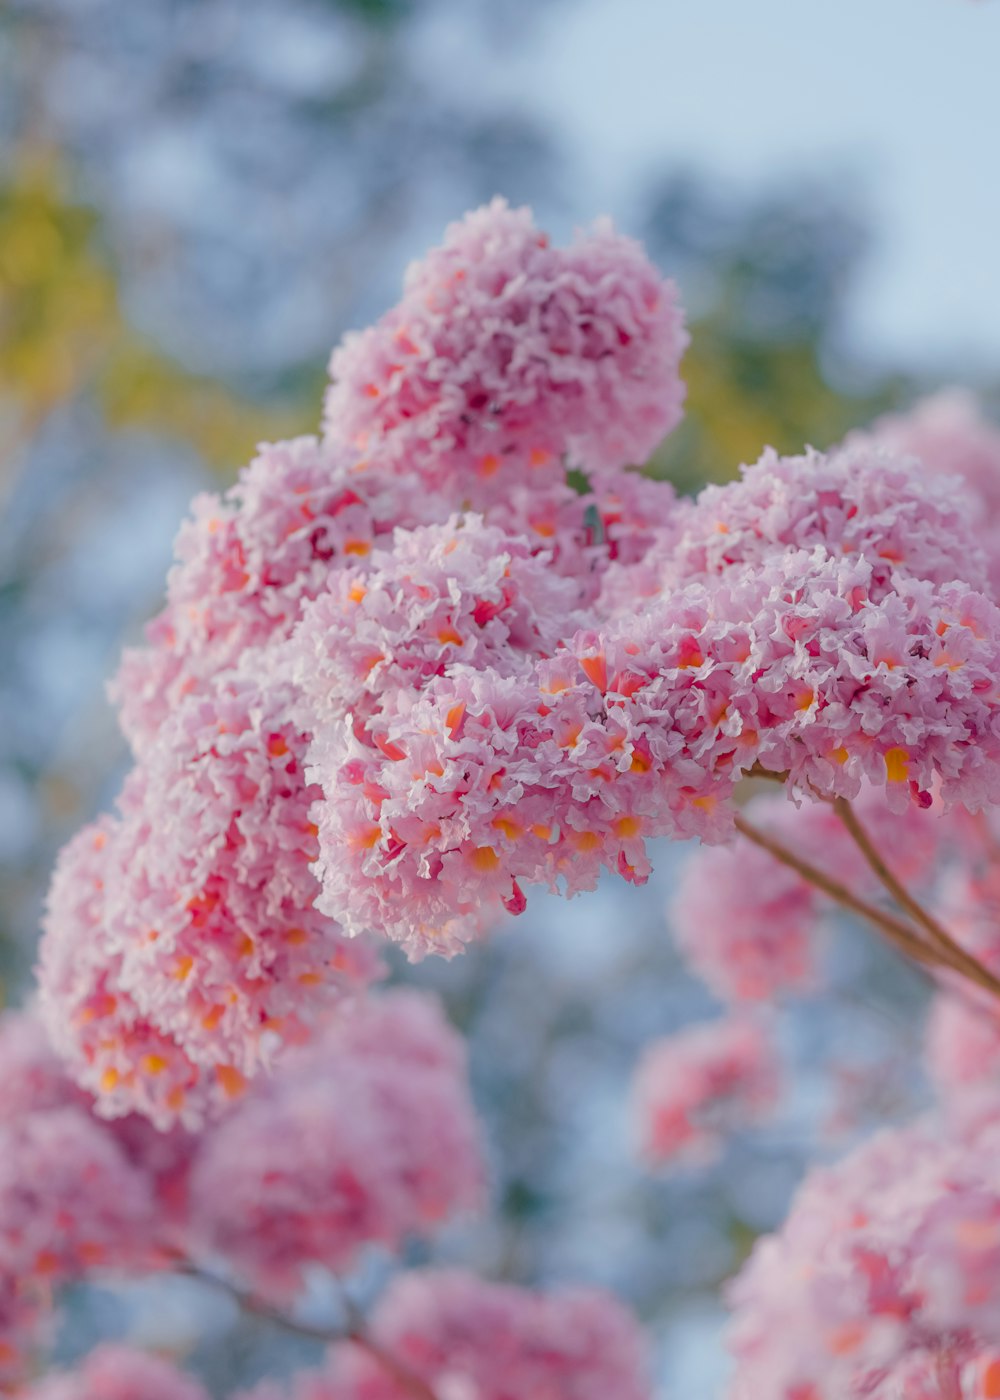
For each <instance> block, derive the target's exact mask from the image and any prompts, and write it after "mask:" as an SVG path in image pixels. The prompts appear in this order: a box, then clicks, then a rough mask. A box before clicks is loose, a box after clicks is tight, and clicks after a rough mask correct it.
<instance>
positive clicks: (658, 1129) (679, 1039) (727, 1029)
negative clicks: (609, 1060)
mask: <svg viewBox="0 0 1000 1400" xmlns="http://www.w3.org/2000/svg"><path fill="white" fill-rule="evenodd" d="M780 1081H781V1075H780V1070H779V1067H778V1056H777V1052H776V1049H775V1047H774V1045H773V1043H772V1041H771V1038H770V1036H769V1035H768V1033H767V1031H766V1029H765V1028H764V1027H763V1026H762V1025H761V1024H760V1023H759V1022H757V1021H753V1020H750V1019H749V1018H748V1017H747V1016H745V1015H731V1016H728V1017H724V1018H722V1019H717V1020H714V1021H706V1022H701V1023H699V1024H698V1025H695V1026H690V1027H688V1028H686V1029H685V1030H681V1031H675V1032H674V1033H673V1034H672V1035H668V1036H664V1037H662V1038H661V1039H659V1040H655V1041H653V1042H652V1043H651V1044H650V1045H648V1046H647V1047H646V1049H645V1051H644V1052H643V1055H642V1058H641V1060H640V1062H639V1065H638V1067H637V1069H636V1072H635V1077H634V1081H633V1086H632V1094H633V1100H634V1113H635V1118H636V1123H637V1128H638V1133H639V1147H640V1152H641V1154H642V1157H643V1158H644V1160H645V1161H646V1162H647V1163H648V1164H649V1165H650V1166H652V1167H657V1168H663V1167H674V1166H675V1165H684V1166H704V1165H706V1164H707V1163H709V1162H711V1161H713V1160H714V1159H715V1158H716V1157H718V1156H719V1154H720V1153H721V1150H722V1148H723V1146H724V1143H725V1140H726V1137H727V1135H729V1134H731V1133H733V1132H735V1131H737V1130H738V1129H740V1128H745V1127H749V1126H752V1125H753V1124H755V1123H758V1122H760V1121H761V1120H762V1119H765V1118H767V1116H768V1115H769V1114H770V1113H771V1112H772V1110H773V1109H774V1108H775V1107H776V1105H777V1103H778V1098H779V1092H780Z"/></svg>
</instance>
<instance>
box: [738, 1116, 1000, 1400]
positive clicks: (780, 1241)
mask: <svg viewBox="0 0 1000 1400" xmlns="http://www.w3.org/2000/svg"><path fill="white" fill-rule="evenodd" d="M998 1148H1000V1127H998V1124H997V1120H996V1115H995V1113H992V1114H986V1115H982V1114H980V1115H979V1116H978V1117H977V1116H973V1117H971V1118H969V1119H968V1120H967V1121H966V1122H965V1124H964V1125H961V1124H957V1123H955V1124H951V1125H949V1126H948V1128H947V1130H945V1127H944V1125H942V1124H941V1123H940V1122H938V1121H936V1120H934V1119H925V1120H921V1121H918V1122H917V1123H915V1124H912V1125H910V1126H908V1127H907V1128H904V1129H896V1130H890V1131H887V1132H884V1133H881V1134H880V1135H879V1136H878V1137H876V1138H874V1139H872V1140H871V1141H870V1142H868V1143H866V1144H864V1145H863V1146H862V1147H861V1148H859V1149H857V1150H856V1151H854V1152H852V1153H851V1154H850V1155H849V1156H848V1157H846V1158H845V1159H844V1160H843V1161H842V1162H840V1163H838V1164H837V1165H836V1166H834V1167H830V1168H825V1169H814V1170H813V1171H812V1172H811V1173H810V1175H809V1177H808V1178H807V1180H806V1182H805V1184H804V1185H803V1187H802V1188H801V1189H800V1191H799V1193H798V1195H797V1197H796V1199H795V1201H794V1203H793V1205H792V1209H791V1212H790V1214H789V1217H788V1219H787V1221H786V1222H785V1224H784V1226H783V1227H782V1229H781V1231H780V1232H779V1233H778V1234H777V1235H776V1236H773V1237H769V1238H767V1239H764V1240H762V1241H759V1242H758V1244H757V1245H756V1247H755V1249H754V1252H753V1255H752V1256H751V1259H750V1262H749V1264H748V1265H747V1266H746V1267H745V1268H744V1270H743V1272H742V1273H741V1275H740V1276H739V1277H738V1278H737V1280H736V1282H735V1284H734V1285H733V1287H732V1290H731V1303H732V1304H733V1306H734V1308H735V1315H734V1320H733V1324H732V1329H731V1337H730V1345H731V1348H732V1350H733V1352H734V1353H735V1355H736V1358H737V1362H738V1367H739V1369H738V1378H737V1383H736V1387H735V1390H734V1392H733V1393H734V1396H738V1397H740V1400H743V1398H744V1397H751V1396H752V1397H753V1398H754V1400H798V1397H800V1396H802V1395H808V1396H810V1397H815V1400H848V1398H849V1397H851V1398H853V1397H857V1400H862V1397H868V1396H870V1395H875V1396H878V1397H879V1398H880V1400H892V1397H899V1400H903V1398H904V1397H905V1400H911V1391H910V1390H901V1389H900V1388H899V1387H900V1386H901V1384H902V1380H903V1378H904V1377H906V1378H908V1380H909V1381H911V1382H912V1384H913V1386H914V1389H913V1391H912V1394H913V1395H914V1396H917V1397H919V1396H921V1395H922V1394H924V1393H928V1394H929V1396H930V1397H933V1400H938V1396H939V1395H942V1394H945V1395H948V1394H955V1395H958V1396H966V1395H968V1396H970V1397H971V1396H976V1395H980V1396H982V1395H988V1394H989V1391H988V1390H983V1389H981V1388H980V1389H977V1388H976V1387H977V1386H980V1385H981V1383H982V1382H983V1381H984V1378H985V1377H987V1376H990V1375H991V1374H992V1376H993V1377H995V1376H996V1374H997V1372H996V1370H995V1369H991V1368H993V1365H994V1358H995V1356H996V1349H997V1346H998V1344H1000V1326H998V1322H997V1318H998V1316H1000V1314H998V1303H1000V1191H998V1186H997V1180H996V1154H997V1150H998ZM935 1373H936V1374H937V1376H938V1377H939V1378H942V1377H943V1378H950V1379H951V1381H952V1383H954V1382H955V1381H956V1380H957V1379H958V1376H959V1374H960V1376H961V1385H962V1388H961V1389H953V1390H951V1391H948V1390H945V1391H937V1390H934V1389H931V1390H930V1391H929V1392H924V1391H922V1390H920V1389H919V1388H917V1387H918V1382H919V1384H920V1385H927V1384H928V1383H929V1379H930V1378H931V1377H933V1376H935ZM991 1383H992V1382H991ZM880 1387H881V1388H880Z"/></svg>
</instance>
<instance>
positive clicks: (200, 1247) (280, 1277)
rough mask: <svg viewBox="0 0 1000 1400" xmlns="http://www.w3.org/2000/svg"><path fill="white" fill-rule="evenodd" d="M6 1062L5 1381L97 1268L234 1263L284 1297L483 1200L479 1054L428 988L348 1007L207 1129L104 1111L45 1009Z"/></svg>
mask: <svg viewBox="0 0 1000 1400" xmlns="http://www.w3.org/2000/svg"><path fill="white" fill-rule="evenodd" d="M0 1060H2V1062H3V1064H4V1068H5V1070H6V1071H7V1073H8V1075H9V1076H10V1077H9V1078H5V1081H4V1085H3V1088H2V1091H0V1388H2V1386H3V1384H4V1382H5V1381H6V1380H8V1379H13V1378H15V1377H17V1376H18V1375H19V1373H20V1372H22V1371H23V1369H24V1366H25V1363H26V1360H27V1353H28V1352H29V1351H30V1350H31V1348H32V1347H33V1346H34V1345H35V1344H36V1343H37V1341H38V1339H39V1337H40V1335H41V1334H42V1332H43V1331H44V1326H45V1322H46V1318H47V1317H48V1315H49V1314H50V1311H51V1305H52V1303H53V1302H54V1301H55V1299H56V1296H57V1294H58V1291H59V1290H60V1289H61V1288H62V1287H64V1286H65V1285H66V1284H68V1283H71V1282H73V1281H75V1280H78V1279H81V1278H85V1277H88V1276H90V1275H92V1274H94V1273H95V1272H97V1273H102V1272H111V1273H115V1274H121V1273H127V1274H133V1273H135V1272H144V1271H150V1270H156V1269H163V1268H170V1267H172V1266H174V1265H175V1264H176V1263H178V1262H184V1261H189V1262H194V1263H195V1264H201V1265H204V1264H206V1263H207V1264H208V1265H209V1267H212V1268H214V1267H218V1265H219V1264H220V1263H222V1264H224V1265H225V1266H226V1267H227V1268H228V1270H229V1271H230V1273H231V1275H232V1276H233V1277H235V1278H237V1279H241V1280H242V1281H243V1282H244V1284H245V1285H246V1286H248V1287H252V1288H253V1290H254V1291H255V1292H256V1293H257V1294H258V1295H259V1296H266V1297H270V1298H275V1299H278V1300H280V1301H281V1302H285V1301H287V1300H289V1299H290V1298H292V1297H294V1295H295V1294H296V1293H297V1292H298V1291H299V1289H300V1288H301V1286H302V1283H303V1274H304V1271H305V1270H306V1269H307V1268H309V1267H310V1266H319V1267H322V1268H326V1269H328V1270H337V1271H347V1270H350V1269H351V1268H353V1266H354V1265H355V1263H356V1262H357V1259H358V1256H359V1254H360V1252H361V1250H362V1249H363V1248H364V1247H366V1246H369V1245H382V1246H386V1247H389V1248H390V1249H394V1250H395V1249H398V1248H400V1247H401V1246H402V1245H403V1244H404V1243H405V1242H406V1241H407V1240H408V1239H409V1238H410V1237H411V1236H417V1235H421V1236H425V1237H426V1236H429V1235H431V1234H433V1233H434V1232H435V1231H436V1230H437V1229H438V1228H440V1227H441V1225H442V1224H443V1223H445V1222H446V1221H447V1220H448V1219H450V1218H452V1217H453V1216H454V1215H455V1214H457V1213H459V1212H463V1211H468V1210H471V1209H475V1208H478V1207H479V1206H480V1205H481V1203H482V1198H483V1194H484V1189H483V1188H484V1167H483V1160H482V1152H481V1147H480V1142H479V1133H478V1129H477V1126H476V1120H475V1113H474V1109H473V1106H472V1103H471V1100H470V1096H469V1091H468V1088H467V1084H466V1074H465V1054H464V1046H463V1044H462V1042H461V1039H460V1037H459V1036H458V1035H457V1034H456V1032H454V1031H453V1030H451V1028H450V1027H449V1026H448V1024H447V1022H446V1021H445V1019H444V1017H443V1015H442V1013H441V1010H440V1009H439V1007H438V1006H437V1004H436V1003H435V1001H434V1000H433V999H432V998H431V997H429V996H428V995H426V994H421V993H417V992H413V991H406V992H404V991H398V992H386V993H383V994H381V995H373V996H371V997H369V998H366V999H365V1000H363V1001H360V1002H358V1003H357V1004H353V1005H345V1006H342V1007H340V1008H338V1009H337V1013H336V1014H335V1015H334V1016H332V1017H331V1018H330V1019H329V1020H328V1021H327V1022H326V1023H325V1024H324V1026H323V1028H322V1030H321V1031H320V1032H319V1033H318V1034H317V1036H316V1037H315V1039H314V1040H313V1041H312V1043H311V1044H310V1045H309V1046H308V1047H305V1048H302V1049H298V1050H296V1051H295V1052H293V1053H291V1054H289V1055H288V1056H287V1057H286V1059H285V1060H284V1061H283V1063H282V1065H281V1067H280V1069H279V1070H278V1071H276V1072H275V1074H274V1075H273V1077H272V1078H270V1079H268V1080H264V1081H261V1082H259V1083H258V1084H255V1085H254V1086H253V1087H252V1088H251V1089H250V1091H249V1092H248V1094H247V1096H246V1097H245V1098H244V1099H242V1100H241V1102H240V1103H239V1105H238V1106H237V1107H236V1108H235V1109H233V1110H232V1111H230V1112H229V1113H228V1114H227V1115H225V1116H223V1117H222V1118H221V1120H220V1121H218V1122H215V1123H212V1124H211V1125H209V1127H207V1128H206V1129H205V1130H204V1131H203V1132H202V1133H201V1134H200V1135H197V1136H195V1135H191V1134H188V1133H185V1132H183V1131H182V1130H180V1129H176V1128H175V1129H174V1130H172V1131H171V1132H161V1131H158V1130H157V1129H156V1128H155V1127H153V1125H152V1124H150V1123H149V1121H148V1120H147V1119H146V1118H144V1117H142V1116H140V1115H137V1114H133V1115H129V1116H126V1117H119V1118H115V1119H113V1120H112V1121H110V1122H108V1121H107V1120H105V1119H103V1118H101V1117H98V1116H97V1114H96V1113H95V1108H98V1109H99V1108H100V1106H101V1105H100V1103H97V1104H95V1102H94V1100H93V1099H92V1098H90V1096H88V1095H87V1094H86V1093H85V1092H84V1091H83V1090H81V1089H80V1088H79V1087H77V1085H76V1084H74V1083H73V1081H72V1080H71V1079H70V1078H69V1077H68V1075H67V1074H66V1071H65V1068H64V1066H63V1065H62V1062H61V1061H60V1060H59V1058H58V1057H57V1056H56V1054H55V1052H54V1051H53V1049H52V1047H51V1045H50V1044H49V1042H48V1040H47V1039H46V1037H45V1034H44V1031H43V1028H42V1026H41V1023H40V1021H39V1020H38V1018H37V1016H36V1015H35V1014H34V1013H33V1012H32V1011H27V1012H21V1013H14V1012H8V1013H5V1015H4V1016H3V1017H2V1018H0ZM109 1364H110V1363H109ZM100 1374H101V1375H103V1374H104V1373H103V1371H102V1372H100ZM67 1384H68V1382H67ZM102 1400H103V1397H102ZM143 1400H145V1397H143Z"/></svg>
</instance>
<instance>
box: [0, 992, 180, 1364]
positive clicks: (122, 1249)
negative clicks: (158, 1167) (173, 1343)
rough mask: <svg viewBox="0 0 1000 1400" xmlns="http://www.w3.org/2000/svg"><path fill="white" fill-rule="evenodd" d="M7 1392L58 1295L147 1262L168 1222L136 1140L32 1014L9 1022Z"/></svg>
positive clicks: (3, 1238)
mask: <svg viewBox="0 0 1000 1400" xmlns="http://www.w3.org/2000/svg"><path fill="white" fill-rule="evenodd" d="M0 1057H2V1060H3V1064H4V1068H5V1071H7V1072H8V1073H9V1074H11V1075H13V1076H14V1077H13V1078H11V1079H7V1080H6V1081H5V1090H4V1094H3V1096H2V1102H0V1388H2V1387H3V1385H4V1383H5V1382H8V1381H10V1380H12V1379H13V1378H15V1377H16V1376H17V1375H18V1373H19V1372H20V1371H22V1370H23V1368H24V1365H25V1361H26V1355H25V1353H26V1350H27V1349H29V1348H30V1347H31V1346H32V1345H33V1344H34V1342H35V1340H36V1339H37V1337H38V1335H39V1333H40V1332H41V1331H42V1329H43V1328H44V1325H45V1320H46V1316H47V1313H48V1311H49V1307H50V1304H51V1301H52V1298H53V1296H54V1293H55V1291H56V1290H57V1289H59V1288H60V1287H63V1286H64V1285H66V1284H68V1283H71V1282H73V1281H75V1280H77V1279H79V1278H80V1277H82V1276H83V1275H85V1274H87V1273H89V1272H91V1271H92V1270H94V1269H99V1268H102V1267H108V1266H110V1267H130V1268H140V1267H148V1266H149V1265H150V1264H151V1263H152V1262H153V1256H154V1248H153V1242H154V1235H155V1229H156V1224H157V1222H158V1219H159V1212H158V1209H157V1201H156V1193H155V1189H154V1183H153V1181H152V1180H151V1177H150V1174H149V1173H147V1172H146V1171H145V1170H144V1169H143V1164H142V1163H141V1162H140V1161H137V1160H135V1156H136V1154H135V1151H134V1148H135V1144H134V1143H133V1144H131V1147H132V1150H130V1147H129V1145H127V1144H126V1143H125V1142H123V1141H119V1140H116V1138H115V1137H114V1136H113V1135H112V1134H111V1133H109V1132H108V1131H107V1130H106V1129H105V1128H104V1126H103V1125H102V1124H100V1123H99V1122H98V1121H97V1120H95V1119H94V1118H93V1116H92V1115H91V1114H90V1112H89V1109H88V1105H87V1102H86V1099H85V1096H84V1095H83V1094H82V1093H81V1092H80V1090H79V1089H77V1088H76V1086H75V1085H73V1084H72V1083H71V1081H69V1080H68V1079H67V1078H66V1076H65V1074H63V1073H61V1072H60V1069H59V1066H58V1062H57V1061H56V1060H55V1057H54V1056H53V1054H52V1052H51V1050H50V1049H49V1048H48V1047H47V1045H46V1043H45V1040H44V1036H43V1035H42V1033H41V1029H40V1027H39V1025H38V1023H37V1021H36V1020H35V1019H34V1017H33V1016H31V1015H30V1014H27V1013H25V1014H8V1015H7V1016H6V1017H5V1018H4V1019H3V1021H2V1022H0Z"/></svg>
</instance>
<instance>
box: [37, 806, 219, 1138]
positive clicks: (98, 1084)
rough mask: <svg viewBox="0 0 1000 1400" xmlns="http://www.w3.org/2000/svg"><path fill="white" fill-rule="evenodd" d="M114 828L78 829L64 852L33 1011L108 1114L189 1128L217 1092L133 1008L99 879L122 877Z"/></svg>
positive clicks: (108, 821)
mask: <svg viewBox="0 0 1000 1400" xmlns="http://www.w3.org/2000/svg"><path fill="white" fill-rule="evenodd" d="M118 838H119V824H118V823H117V822H116V821H115V820H114V819H113V818H110V817H103V818H101V820H100V821H99V822H95V823H93V824H92V825H91V826H87V827H84V828H83V830H82V831H80V832H78V833H77V835H76V836H75V837H74V838H73V840H72V841H70V842H69V844H68V845H67V846H66V847H65V848H64V849H63V851H62V853H61V855H60V857H59V861H58V863H57V865H56V869H55V873H54V875H53V878H52V885H51V888H50V890H49V896H48V903H47V909H46V916H45V929H44V933H43V937H42V941H41V945H40V950H39V951H40V958H39V966H38V982H39V1011H40V1014H41V1016H42V1019H43V1021H44V1024H45V1028H46V1030H47V1032H48V1034H49V1036H50V1038H51V1041H52V1044H53V1046H54V1047H55V1049H56V1050H57V1051H58V1053H59V1055H60V1056H61V1057H62V1059H63V1060H64V1062H65V1064H66V1068H67V1073H68V1074H69V1075H70V1076H71V1077H72V1078H73V1079H74V1080H75V1081H76V1082H77V1083H78V1084H79V1085H80V1086H81V1087H82V1088H83V1089H85V1090H87V1092H88V1093H89V1094H91V1095H93V1096H94V1097H95V1099H96V1100H97V1111H98V1112H101V1113H106V1114H108V1115H109V1116H116V1115H119V1114H126V1113H129V1112H131V1111H132V1110H133V1109H135V1110H137V1111H138V1112H140V1113H143V1114H146V1115H147V1116H148V1117H150V1118H151V1119H152V1120H153V1121H154V1122H155V1123H158V1124H160V1125H162V1126H163V1127H168V1126H170V1125H171V1124H172V1123H174V1122H176V1121H178V1120H181V1121H184V1122H186V1123H188V1124H189V1125H190V1126H194V1125H195V1124H197V1122H199V1121H200V1119H201V1116H202V1114H203V1113H204V1111H205V1102H204V1099H203V1095H205V1094H206V1093H207V1094H208V1095H209V1096H210V1097H211V1098H214V1097H215V1096H216V1094H217V1093H218V1092H219V1091H218V1089H217V1088H216V1087H215V1085H214V1084H213V1082H212V1081H211V1080H207V1079H205V1078H203V1076H202V1075H201V1071H200V1070H199V1068H198V1067H197V1066H196V1065H194V1064H193V1063H192V1061H191V1060H190V1058H189V1057H188V1055H187V1054H186V1053H185V1051H184V1050H183V1049H182V1048H181V1047H180V1045H179V1044H178V1043H177V1041H176V1040H174V1039H173V1038H172V1037H171V1036H170V1035H168V1034H167V1033H165V1032H164V1031H163V1030H161V1029H160V1028H159V1027H157V1026H155V1025H153V1024H152V1023H151V1022H150V1021H149V1020H148V1019H147V1017H146V1016H145V1015H144V1014H143V1013H142V1012H140V1010H139V1008H138V1007H137V1005H136V1003H135V1001H134V1000H133V998H132V997H131V996H130V995H129V994H128V993H127V992H126V991H125V990H124V988H123V987H122V984H121V966H122V958H121V954H120V953H119V952H118V951H116V950H114V949H113V948H112V947H111V944H110V942H109V939H108V927H107V919H106V912H105V911H106V884H107V882H108V881H109V880H110V881H111V882H112V883H114V882H115V881H117V880H120V879H122V878H123V871H122V867H121V861H120V842H119V839H118Z"/></svg>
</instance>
